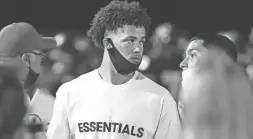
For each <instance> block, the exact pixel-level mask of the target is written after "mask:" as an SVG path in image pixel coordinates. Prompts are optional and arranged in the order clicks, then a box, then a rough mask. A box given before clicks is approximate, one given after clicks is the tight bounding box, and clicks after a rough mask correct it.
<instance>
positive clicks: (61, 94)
mask: <svg viewBox="0 0 253 139" xmlns="http://www.w3.org/2000/svg"><path fill="white" fill-rule="evenodd" d="M66 98H67V90H66V88H64V85H62V86H61V87H60V88H59V89H58V91H57V93H56V99H55V103H54V110H53V116H52V119H51V122H50V125H49V127H48V130H47V138H48V139H70V131H69V124H68V117H67V112H66V104H67V99H66Z"/></svg>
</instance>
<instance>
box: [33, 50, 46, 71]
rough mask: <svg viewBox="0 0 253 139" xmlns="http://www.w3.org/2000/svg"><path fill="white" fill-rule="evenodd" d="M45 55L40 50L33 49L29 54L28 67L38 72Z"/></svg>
mask: <svg viewBox="0 0 253 139" xmlns="http://www.w3.org/2000/svg"><path fill="white" fill-rule="evenodd" d="M44 56H45V53H44V52H43V51H40V50H34V51H32V52H31V54H30V67H31V69H32V70H33V71H34V72H36V73H40V72H41V70H42V67H41V62H42V59H43V57H44Z"/></svg>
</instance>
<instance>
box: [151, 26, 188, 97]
mask: <svg viewBox="0 0 253 139" xmlns="http://www.w3.org/2000/svg"><path fill="white" fill-rule="evenodd" d="M150 42H151V44H152V48H151V50H150V51H149V52H148V56H149V57H150V58H151V64H150V68H149V69H148V71H147V73H150V72H151V73H153V74H155V79H154V80H155V81H156V82H157V83H159V84H161V85H163V86H164V87H165V88H168V89H169V91H170V93H171V94H172V96H173V97H174V99H175V100H176V101H177V98H178V90H179V87H180V81H181V71H180V68H179V64H180V62H181V61H182V60H183V54H184V49H185V48H186V46H187V43H188V36H187V34H186V32H185V31H184V30H182V29H181V28H180V27H178V26H176V25H172V24H171V23H164V24H161V25H159V26H158V27H157V28H156V29H155V31H154V33H153V35H152V36H151V38H150Z"/></svg>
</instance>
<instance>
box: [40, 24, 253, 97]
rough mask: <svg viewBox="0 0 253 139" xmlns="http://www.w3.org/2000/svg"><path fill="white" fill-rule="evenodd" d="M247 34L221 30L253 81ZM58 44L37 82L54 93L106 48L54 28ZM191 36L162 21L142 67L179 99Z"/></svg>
mask: <svg viewBox="0 0 253 139" xmlns="http://www.w3.org/2000/svg"><path fill="white" fill-rule="evenodd" d="M249 32H250V33H249V35H248V38H245V37H243V35H242V34H241V33H240V32H239V31H237V30H225V31H221V32H219V33H220V34H222V35H225V36H227V37H228V38H229V39H231V40H232V41H233V42H235V43H236V44H237V46H238V48H237V49H238V52H239V56H238V61H239V63H241V64H242V65H243V66H244V67H245V70H246V71H247V73H248V75H249V77H250V78H251V79H252V82H253V61H252V60H253V29H252V30H251V31H249ZM54 33H55V39H56V41H57V46H58V47H57V48H56V49H54V50H52V51H50V53H48V55H47V57H46V59H45V60H44V63H43V65H44V71H43V74H41V76H40V77H39V80H38V82H37V84H38V86H39V87H41V88H45V89H47V90H48V91H49V92H50V93H51V94H52V95H53V96H55V93H56V91H57V89H58V87H59V86H60V85H61V84H63V83H65V82H68V81H70V80H72V79H74V78H76V77H78V76H79V75H81V74H84V73H87V72H89V71H92V70H93V69H95V68H98V67H99V65H100V63H101V60H102V55H103V50H101V49H99V48H96V47H95V46H94V45H93V43H92V41H91V40H90V39H89V38H88V37H87V36H86V33H85V32H83V33H78V32H75V31H65V32H54ZM190 37H191V36H190V35H189V33H188V32H187V30H184V29H182V28H181V27H179V26H177V25H175V24H172V23H169V22H167V23H162V24H160V25H158V26H157V27H156V28H155V29H154V30H152V32H151V33H150V35H149V38H148V39H147V41H146V44H145V51H144V57H143V60H142V63H141V65H140V67H139V70H140V71H142V72H143V73H144V75H146V76H147V77H148V78H150V79H152V80H153V81H155V82H157V83H159V84H160V85H162V86H164V87H165V88H167V89H168V90H169V91H170V93H171V94H172V96H173V97H174V99H175V100H176V101H177V100H178V97H179V91H180V86H181V85H180V81H181V69H180V68H179V64H180V62H181V61H182V60H183V58H184V52H185V49H186V46H187V44H188V41H189V38H190Z"/></svg>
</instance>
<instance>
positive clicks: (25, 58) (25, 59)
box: [21, 53, 30, 67]
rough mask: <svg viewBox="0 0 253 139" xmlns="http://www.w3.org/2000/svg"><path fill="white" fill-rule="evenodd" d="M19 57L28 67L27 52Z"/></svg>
mask: <svg viewBox="0 0 253 139" xmlns="http://www.w3.org/2000/svg"><path fill="white" fill-rule="evenodd" d="M21 59H22V61H23V63H24V64H25V65H26V66H28V67H29V66H30V55H29V54H27V53H26V54H22V56H21Z"/></svg>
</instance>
